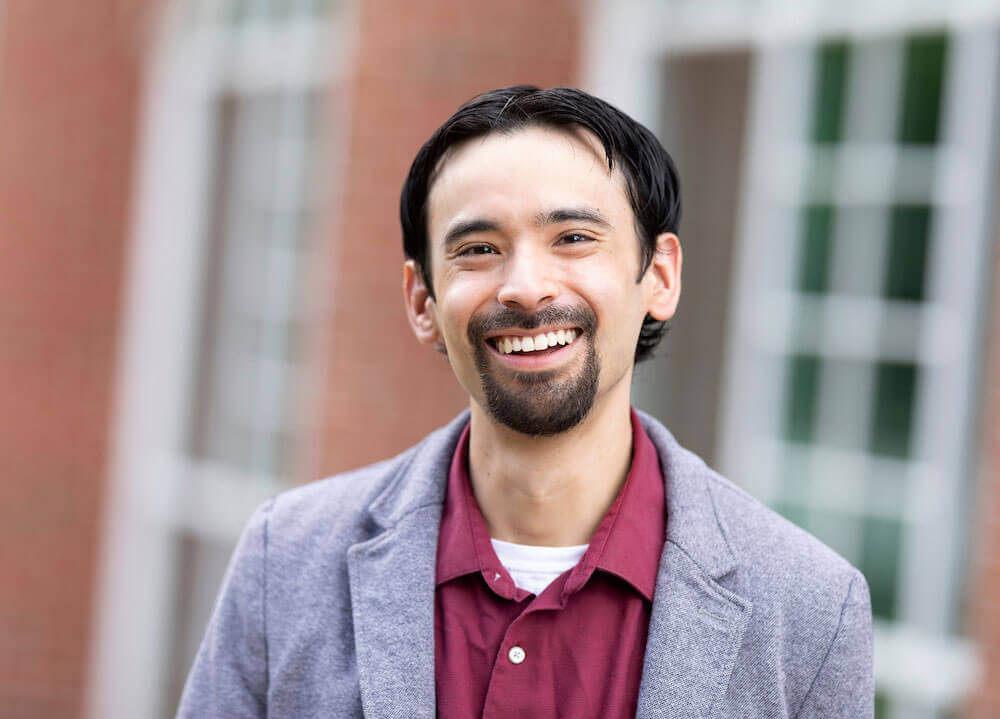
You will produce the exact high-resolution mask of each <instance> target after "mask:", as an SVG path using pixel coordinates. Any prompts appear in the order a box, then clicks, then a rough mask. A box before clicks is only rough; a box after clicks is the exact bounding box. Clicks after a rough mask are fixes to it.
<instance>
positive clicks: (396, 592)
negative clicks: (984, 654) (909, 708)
mask: <svg viewBox="0 0 1000 719" xmlns="http://www.w3.org/2000/svg"><path fill="white" fill-rule="evenodd" d="M640 418H641V419H642V422H643V425H644V426H645V428H646V431H647V432H648V433H649V437H650V439H652V441H653V444H654V445H655V446H656V448H657V451H658V453H659V456H660V464H661V467H662V469H663V475H664V478H665V481H666V499H667V538H666V542H665V544H664V547H663V553H662V555H661V558H660V569H659V576H658V579H657V583H656V592H655V594H654V597H653V612H652V619H651V621H650V626H649V636H648V639H647V644H646V657H645V661H644V665H643V674H642V683H641V686H640V690H639V705H638V713H637V716H639V717H649V718H652V717H664V718H666V717H670V718H671V719H694V718H696V717H697V718H698V719H707V718H708V717H713V718H715V717H745V718H747V719H749V718H751V717H752V718H755V719H756V718H763V717H774V718H778V717H781V718H788V719H793V718H794V719H806V718H807V717H816V718H820V717H822V718H823V719H831V718H841V717H842V718H844V719H847V718H850V719H858V718H859V717H871V716H872V715H873V711H874V709H873V701H874V688H873V682H872V617H871V606H870V602H869V596H868V586H867V584H866V583H865V580H864V578H863V577H862V576H861V574H860V573H859V572H858V571H857V570H856V569H854V568H853V567H851V566H850V565H849V564H848V563H847V562H846V561H844V560H843V559H841V558H840V557H839V556H837V555H836V554H835V553H834V552H833V551H831V550H830V549H829V548H827V547H826V546H824V545H823V544H821V543H820V542H818V541H817V540H816V539H814V538H813V537H811V536H810V535H809V534H807V533H806V532H803V531H802V530H800V529H798V528H797V527H795V526H794V525H792V524H791V523H789V522H787V521H785V520H784V519H783V518H781V517H780V516H778V515H777V514H775V513H774V512H772V511H771V510H769V509H767V508H766V507H764V506H763V505H761V504H760V503H759V502H758V501H757V500H755V499H753V498H752V497H750V496H749V495H748V494H746V493H745V492H743V491H742V490H740V489H739V488H737V487H736V486H735V485H733V484H732V483H730V482H729V481H727V480H726V479H724V478H722V477H721V476H719V475H718V474H716V473H715V472H713V471H712V470H711V469H709V468H708V467H707V466H706V465H705V463H704V462H702V461H701V459H699V458H698V457H697V456H695V455H694V454H692V453H690V452H688V451H687V450H685V449H684V448H682V447H681V446H680V445H679V444H678V443H677V441H676V440H675V439H674V438H673V436H672V435H671V434H670V433H669V432H668V431H667V430H666V428H664V427H663V425H661V424H660V423H659V422H657V421H656V420H655V419H653V418H652V417H650V416H648V415H646V414H643V413H640ZM467 422H468V412H467V411H466V412H463V413H462V414H461V415H459V417H457V418H456V419H455V420H454V421H453V422H451V424H449V425H448V426H447V427H444V428H442V429H440V430H437V431H436V432H434V433H432V434H431V435H429V436H428V437H427V438H425V439H424V440H423V441H422V442H421V443H420V444H418V445H417V446H415V447H412V448H411V449H409V450H407V451H406V452H404V453H402V454H400V455H399V456H398V457H395V458H393V459H390V460H388V461H385V462H381V463H379V464H375V465H372V466H370V467H365V468H363V469H359V470H356V471H354V472H349V473H347V474H342V475H338V476H336V477H331V478H329V479H326V480H323V481H320V482H315V483H313V484H309V485H306V486H304V487H300V488H297V489H294V490H291V491H289V492H285V493H283V494H281V495H279V496H277V497H275V498H273V499H271V500H270V501H268V502H267V503H265V504H264V505H263V506H262V507H260V509H258V510H257V511H256V512H255V513H254V515H253V516H252V517H251V519H250V521H249V523H248V524H247V527H246V529H245V530H244V532H243V535H242V537H241V539H240V542H239V544H238V546H237V548H236V551H235V553H234V554H233V558H232V560H231V562H230V565H229V569H228V571H227V573H226V577H225V579H224V581H223V585H222V589H221V591H220V594H219V597H218V600H217V602H216V605H215V609H214V613H213V616H212V619H211V621H210V622H209V625H208V629H207V631H206V634H205V638H204V640H203V642H202V645H201V648H200V649H199V651H198V655H197V657H196V659H195V662H194V666H193V667H192V669H191V673H190V675H189V676H188V680H187V685H186V686H185V688H184V694H183V697H182V699H181V703H180V708H179V709H178V712H177V716H178V717H182V718H185V719H187V718H190V719H196V718H197V719H206V718H209V717H213V718H214V717H220V718H221V717H226V718H228V717H233V718H235V717H240V718H249V717H260V718H261V719H263V718H264V717H268V719H314V718H315V719H319V717H370V718H373V717H379V718H384V719H392V718H394V717H399V718H400V719H402V718H403V717H406V718H407V719H416V718H419V717H427V718H428V719H429V718H431V717H434V716H435V712H436V710H435V704H434V572H435V561H436V551H437V535H438V526H439V524H440V520H441V510H442V505H443V501H444V492H445V486H446V481H447V476H448V469H449V464H450V462H451V456H452V453H453V451H454V448H455V445H456V443H457V441H458V437H459V434H460V433H461V431H462V429H463V428H464V426H465V424H466V423H467Z"/></svg>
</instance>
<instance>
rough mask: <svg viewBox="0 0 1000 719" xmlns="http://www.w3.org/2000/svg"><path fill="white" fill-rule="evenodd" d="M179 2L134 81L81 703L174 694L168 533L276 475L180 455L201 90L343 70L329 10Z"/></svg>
mask: <svg viewBox="0 0 1000 719" xmlns="http://www.w3.org/2000/svg"><path fill="white" fill-rule="evenodd" d="M190 7H191V5H190V4H187V3H174V4H171V5H168V6H167V9H166V12H165V14H164V19H163V22H162V24H161V29H163V31H164V32H163V36H162V37H161V40H160V42H158V43H157V44H156V45H155V46H154V48H153V49H152V51H151V54H150V58H149V63H148V65H147V73H146V77H145V82H144V88H145V97H144V100H143V106H142V114H141V117H142V119H141V128H140V137H139V140H138V143H137V146H138V148H139V149H138V151H137V152H136V169H135V172H134V177H135V178H136V180H135V187H136V188H137V189H136V192H135V198H136V200H135V203H134V205H133V212H134V216H133V219H132V223H131V224H132V227H133V230H132V233H131V234H132V243H131V245H130V247H129V250H128V251H129V258H128V263H127V266H128V270H127V274H126V290H125V292H124V293H123V305H122V315H123V318H124V320H123V329H122V340H121V345H120V348H119V359H118V370H117V379H116V403H115V416H114V420H113V437H114V440H113V447H112V459H111V470H110V473H109V480H108V489H107V492H108V494H107V499H106V503H105V507H106V510H105V512H104V528H103V531H102V546H101V554H100V559H99V563H100V566H99V570H98V575H99V576H98V580H97V586H98V589H97V592H96V597H95V605H94V606H95V609H94V620H93V621H94V633H93V636H94V641H93V642H92V649H91V653H92V656H91V661H90V662H89V676H88V681H87V686H88V695H87V697H86V710H85V711H86V714H85V715H86V716H87V717H90V718H92V719H98V718H99V719H131V718H132V717H158V716H164V715H166V714H167V713H168V710H172V707H166V706H164V703H165V701H166V698H167V697H166V695H165V688H166V686H165V684H166V681H167V679H168V678H169V671H170V667H169V660H170V657H169V651H170V648H171V645H172V641H171V640H172V637H171V632H172V629H173V628H172V627H171V624H170V620H171V618H172V614H173V602H174V600H175V597H174V593H175V586H176V584H175V582H176V577H175V569H174V566H175V555H176V549H177V537H178V534H179V532H182V531H185V530H190V531H194V532H196V533H198V534H199V535H200V536H206V537H208V538H216V539H221V540H223V541H229V542H232V541H233V540H235V538H236V536H237V535H238V533H239V531H240V529H241V528H242V526H243V524H244V523H245V521H246V517H247V516H248V515H249V514H250V511H251V510H252V508H253V507H254V506H256V505H258V504H259V503H260V502H261V501H262V500H263V499H264V498H265V497H266V496H268V495H270V494H273V493H274V492H275V491H276V490H277V489H278V487H277V485H276V484H275V482H274V480H273V478H270V477H249V476H246V475H239V476H237V473H235V472H232V471H220V467H219V466H218V465H217V464H214V463H211V462H199V461H193V460H191V459H190V458H189V457H188V455H187V447H186V430H187V423H188V421H189V418H190V414H191V409H192V408H191V400H192V392H191V391H190V387H191V386H192V382H193V372H194V367H193V358H194V357H195V356H196V353H195V343H196V342H197V341H198V337H197V334H198V330H199V326H198V318H199V308H200V307H201V306H202V304H203V298H202V297H201V290H202V287H201V284H200V278H201V277H202V272H201V269H202V265H203V262H204V257H203V252H202V249H203V243H204V237H205V235H204V233H205V229H206V228H204V227H203V226H202V224H201V223H202V222H203V221H204V219H205V218H206V217H207V215H208V213H207V209H208V208H207V204H208V203H209V202H210V201H211V200H212V198H211V197H210V195H211V193H210V189H211V188H210V181H211V178H212V171H213V169H214V168H212V167H210V166H207V165H206V158H212V157H213V155H214V153H213V152H212V149H213V147H214V142H215V129H216V128H215V126H214V125H215V113H214V109H213V104H214V102H215V101H216V98H217V97H218V93H219V92H220V91H221V90H223V89H233V90H237V91H241V92H253V91H257V90H273V89H279V88H281V89H289V88H290V89H293V90H295V89H306V88H322V87H324V86H328V85H331V84H333V83H334V82H336V81H337V79H338V73H340V72H342V66H340V65H338V64H337V60H338V58H339V57H340V55H339V53H338V52H336V50H337V48H336V45H335V43H331V42H329V37H330V35H331V34H332V32H333V30H334V29H335V20H334V19H333V18H327V17H323V18H311V19H308V20H296V21H293V22H286V23H283V24H281V25H280V27H278V28H277V30H276V31H275V32H273V33H272V34H271V35H268V34H267V33H266V32H264V31H263V29H262V26H260V25H257V24H253V23H248V24H247V26H246V27H243V28H241V29H239V30H238V31H236V32H229V33H228V34H226V33H224V32H223V31H222V29H221V28H217V27H212V28H207V29H206V28H204V27H200V28H199V27H196V28H195V31H194V32H193V33H191V34H188V35H185V34H184V31H185V29H187V30H190V26H189V27H188V28H185V27H184V23H182V22H181V21H180V18H179V13H181V12H183V10H184V9H190ZM270 29H271V30H273V29H274V28H273V26H272V27H271V28H270ZM178 32H179V33H180V34H179V35H178V34H175V33H178ZM276 38H277V39H276ZM276 43H279V44H276ZM280 43H286V45H281V44H280ZM234 53H235V54H236V55H237V56H238V58H239V61H240V62H236V63H234V62H233V61H232V58H233V54H234ZM265 57H267V58H269V61H267V62H265ZM243 63H245V64H243ZM248 68H249V69H248Z"/></svg>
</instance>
